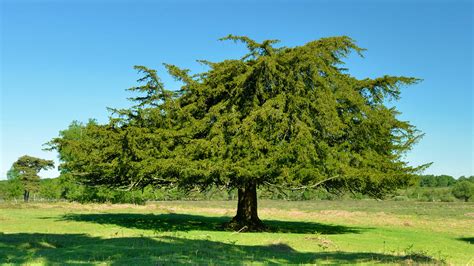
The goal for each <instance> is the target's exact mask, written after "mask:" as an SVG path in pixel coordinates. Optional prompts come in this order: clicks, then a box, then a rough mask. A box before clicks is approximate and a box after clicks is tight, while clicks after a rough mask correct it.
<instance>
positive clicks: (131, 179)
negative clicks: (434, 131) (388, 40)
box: [50, 35, 424, 230]
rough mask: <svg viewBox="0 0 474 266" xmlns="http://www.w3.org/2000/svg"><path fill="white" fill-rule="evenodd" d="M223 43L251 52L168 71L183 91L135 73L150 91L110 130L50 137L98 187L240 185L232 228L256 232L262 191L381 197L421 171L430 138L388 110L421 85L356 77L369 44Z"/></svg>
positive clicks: (147, 73)
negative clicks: (198, 69)
mask: <svg viewBox="0 0 474 266" xmlns="http://www.w3.org/2000/svg"><path fill="white" fill-rule="evenodd" d="M223 40H232V41H236V42H242V43H244V44H245V45H246V46H247V48H248V51H249V53H248V54H246V55H245V56H244V57H242V58H241V59H229V60H224V61H221V62H208V61H200V62H202V63H203V64H205V65H206V66H207V67H208V70H207V71H205V72H203V73H199V74H195V75H190V74H189V71H188V70H186V69H180V68H178V67H176V66H173V65H165V66H166V67H167V69H168V72H169V73H170V74H171V75H172V76H173V77H175V78H176V79H177V80H179V81H180V82H181V83H182V84H183V86H182V87H181V88H180V89H179V90H166V89H165V88H164V86H163V84H162V83H161V82H160V79H159V78H158V76H157V74H156V71H154V70H151V69H148V68H146V67H143V66H137V67H136V69H138V70H139V72H141V73H143V74H144V76H143V78H141V79H139V82H142V84H143V85H141V86H139V87H134V88H131V89H130V90H132V91H135V92H138V93H141V95H139V96H137V97H135V98H132V100H133V101H135V102H136V105H134V106H133V107H132V108H130V109H125V110H123V109H122V110H116V109H114V110H113V112H114V114H115V116H114V118H111V120H110V122H109V123H108V124H106V125H97V124H91V125H83V126H82V129H81V130H82V132H83V134H82V135H81V136H79V137H75V138H71V137H67V136H66V135H67V134H65V133H67V131H63V132H62V133H61V135H60V137H59V138H56V139H53V140H52V141H51V142H50V146H51V148H53V149H56V150H58V151H59V154H60V159H61V160H62V161H63V164H62V169H63V170H67V171H69V172H70V173H72V174H74V175H75V176H77V177H78V178H79V180H82V182H84V183H88V184H95V185H96V184H99V185H108V186H119V187H128V188H141V187H144V186H147V185H156V186H165V185H173V186H174V185H177V186H180V187H183V188H186V189H191V188H196V187H198V188H201V189H205V188H208V187H210V186H219V187H225V188H228V189H237V190H238V206H237V214H236V216H235V217H234V218H233V219H232V221H231V222H230V223H229V226H230V227H232V228H237V229H242V228H244V230H259V229H262V228H264V225H263V223H262V222H261V221H260V219H259V218H258V215H257V187H259V186H274V187H280V188H292V189H301V188H309V187H316V186H322V187H324V188H326V189H327V190H329V191H339V192H340V191H351V192H360V193H364V194H368V195H371V196H373V197H382V196H383V195H384V194H386V193H388V192H391V191H393V190H394V189H396V188H398V187H402V186H406V185H408V184H409V183H410V182H412V180H413V177H414V174H415V173H417V172H418V171H419V170H421V169H422V168H423V167H424V166H420V167H410V166H408V165H407V163H406V162H404V161H403V159H402V156H403V154H404V153H405V152H406V151H407V150H409V149H410V148H411V147H412V146H413V144H414V143H415V142H416V141H417V140H418V139H419V138H420V137H421V134H420V133H419V132H418V131H417V130H416V129H415V127H414V126H412V125H411V124H410V123H409V122H406V121H400V120H399V119H398V118H397V115H398V114H399V112H398V111H397V110H396V109H395V108H394V107H387V105H386V103H387V102H388V101H390V100H396V99H398V98H399V95H400V87H401V86H404V85H410V84H414V83H416V82H418V79H416V78H411V77H398V76H383V77H378V78H365V79H358V78H356V77H353V76H351V75H350V74H349V73H348V70H347V69H345V68H344V63H343V61H342V60H343V59H344V58H345V57H347V56H348V55H349V54H350V53H351V52H356V53H359V54H360V53H362V52H363V49H361V48H359V47H358V46H356V44H355V43H354V41H353V40H352V39H350V38H349V37H345V36H342V37H331V38H323V39H320V40H316V41H312V42H309V43H307V44H305V45H303V46H297V47H292V48H289V47H276V46H275V44H276V43H277V41H275V40H266V41H263V42H262V43H257V42H256V41H254V40H251V39H249V38H247V37H241V36H232V35H229V36H227V37H226V38H223Z"/></svg>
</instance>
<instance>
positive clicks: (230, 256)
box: [0, 233, 436, 265]
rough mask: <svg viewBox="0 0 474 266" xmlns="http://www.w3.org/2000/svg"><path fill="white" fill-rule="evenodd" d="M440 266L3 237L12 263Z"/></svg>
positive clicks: (359, 256) (189, 245)
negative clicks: (391, 265)
mask: <svg viewBox="0 0 474 266" xmlns="http://www.w3.org/2000/svg"><path fill="white" fill-rule="evenodd" d="M407 261H408V262H423V263H436V261H435V260H433V259H431V258H428V257H424V258H417V257H413V258H411V257H407V256H396V255H390V254H379V253H370V252H367V253H365V252H336V251H334V252H319V253H311V252H297V251H295V250H294V249H292V248H291V247H290V246H287V245H285V244H275V245H268V246H246V245H236V244H233V243H223V242H217V241H211V240H197V239H186V238H179V237H170V236H166V237H153V238H149V237H118V238H106V239H104V238H100V237H92V236H88V235H85V234H40V233H31V234H28V233H17V234H2V233H0V262H3V263H12V264H26V263H32V262H35V263H41V264H81V265H95V264H100V263H106V264H110V265H129V264H139V265H157V264H191V263H192V264H222V263H224V264H248V263H252V262H255V263H265V264H277V263H280V264H281V263H283V264H296V263H298V264H301V263H312V264H319V263H332V264H348V263H364V262H365V263H367V262H370V263H403V262H407Z"/></svg>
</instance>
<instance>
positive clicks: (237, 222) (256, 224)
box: [224, 217, 268, 232]
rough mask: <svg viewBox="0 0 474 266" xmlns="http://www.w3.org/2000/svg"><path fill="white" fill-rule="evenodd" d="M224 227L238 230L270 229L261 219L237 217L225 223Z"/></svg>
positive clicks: (256, 230)
mask: <svg viewBox="0 0 474 266" xmlns="http://www.w3.org/2000/svg"><path fill="white" fill-rule="evenodd" d="M224 229H226V230H232V231H236V232H263V231H268V227H267V226H266V225H265V224H264V223H263V222H262V221H261V220H260V219H258V218H257V219H254V220H250V221H249V220H241V219H238V218H237V217H234V218H232V220H230V222H227V223H225V224H224Z"/></svg>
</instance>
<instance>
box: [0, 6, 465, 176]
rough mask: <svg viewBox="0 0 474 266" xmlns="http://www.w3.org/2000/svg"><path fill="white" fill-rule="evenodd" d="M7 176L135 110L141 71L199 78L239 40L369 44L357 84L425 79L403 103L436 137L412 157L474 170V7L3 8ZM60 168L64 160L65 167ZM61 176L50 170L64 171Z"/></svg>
mask: <svg viewBox="0 0 474 266" xmlns="http://www.w3.org/2000/svg"><path fill="white" fill-rule="evenodd" d="M0 2H1V6H0V12H1V13H0V17H1V25H0V26H1V40H0V44H1V55H0V60H1V66H0V67H1V71H0V73H1V77H0V80H1V84H0V86H1V138H0V139H1V143H0V144H1V155H0V163H1V165H0V167H1V168H0V179H4V178H5V173H6V171H7V170H8V169H9V168H10V166H11V164H12V163H13V162H14V161H15V160H16V159H17V158H18V157H19V156H21V155H24V154H29V155H32V156H38V157H42V158H49V159H55V160H56V156H57V155H56V154H55V153H54V152H44V151H42V150H41V149H42V144H43V143H45V142H47V141H48V140H50V139H51V138H53V137H55V136H57V135H58V132H59V130H62V129H64V128H66V127H67V126H68V124H69V123H70V122H71V121H72V120H80V121H86V120H87V119H88V118H97V119H98V120H99V121H100V122H104V121H106V119H107V116H108V113H107V111H106V107H126V106H128V102H127V101H126V98H127V97H129V96H131V95H130V94H129V93H128V92H126V91H125V89H126V88H128V87H131V86H133V85H134V84H136V83H135V80H136V79H137V78H138V75H137V74H136V72H135V71H134V70H133V69H132V66H133V65H145V66H148V67H151V68H156V69H158V71H159V74H160V75H161V77H162V80H163V81H164V83H165V84H166V85H167V86H168V88H171V89H173V88H176V86H177V84H176V83H174V82H173V80H172V79H171V78H169V77H168V76H167V75H166V74H165V73H164V71H163V67H162V65H161V64H162V63H164V62H166V63H172V64H176V65H178V66H181V67H185V68H189V69H191V70H192V71H195V72H196V71H202V70H203V68H202V67H201V66H200V65H199V64H198V63H196V62H195V60H196V59H207V60H210V61H217V60H222V59H225V58H237V57H240V56H241V55H242V54H243V53H244V50H243V47H242V46H239V45H235V44H233V43H230V42H219V41H217V39H218V38H220V37H223V36H225V35H227V34H229V33H231V34H235V35H247V36H249V37H251V38H254V39H256V40H258V41H261V40H264V39H280V40H281V41H282V45H284V46H294V45H302V44H304V43H306V42H308V41H311V40H315V39H318V38H321V37H328V36H337V35H348V36H350V37H352V38H353V39H355V40H356V41H357V44H358V45H359V46H361V47H364V48H367V51H366V52H365V58H359V57H357V56H351V57H350V58H348V60H347V66H348V67H349V69H350V73H351V74H352V75H354V76H356V77H359V78H363V77H376V76H380V75H384V74H390V75H406V76H414V77H418V78H422V79H423V82H422V83H420V84H418V85H415V86H411V87H407V88H405V89H404V90H403V92H402V99H401V100H400V101H398V102H396V103H392V104H395V105H396V106H397V107H398V108H399V110H400V111H401V112H402V115H401V119H403V120H409V121H411V122H412V123H413V124H414V125H416V126H417V127H418V128H419V129H420V130H421V131H423V132H424V133H425V134H426V135H425V137H424V139H423V140H422V141H421V142H420V143H419V144H418V145H417V146H415V148H414V149H413V150H412V151H411V152H410V153H409V154H407V157H406V160H408V161H409V162H410V164H412V165H417V164H422V163H426V162H433V165H432V166H431V167H430V168H429V169H428V170H427V171H426V173H428V174H449V175H453V176H455V177H458V176H461V175H473V174H474V173H473V165H474V160H473V140H474V135H473V124H474V119H473V107H472V105H473V77H472V76H473V13H474V12H473V5H472V1H456V0H452V1H448V0H446V1H407V0H401V1H357V3H356V1H353V2H352V1H289V0H288V1H273V2H270V1H162V2H159V1H156V2H154V1H132V0H130V1H105V0H103V1H74V0H73V1H59V0H57V1H40V0H36V1H33V0H31V1H21V0H16V1H13V0H3V1H0ZM56 161H57V160H56ZM57 174H58V173H57V171H56V170H55V171H48V172H43V173H41V176H43V177H54V176H57Z"/></svg>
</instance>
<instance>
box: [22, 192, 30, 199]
mask: <svg viewBox="0 0 474 266" xmlns="http://www.w3.org/2000/svg"><path fill="white" fill-rule="evenodd" d="M29 199H30V192H29V191H28V190H25V192H23V200H24V201H25V202H28V200H29Z"/></svg>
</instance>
